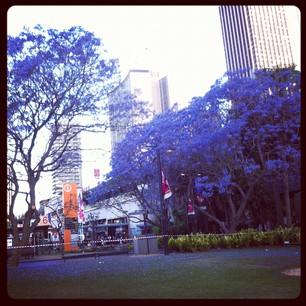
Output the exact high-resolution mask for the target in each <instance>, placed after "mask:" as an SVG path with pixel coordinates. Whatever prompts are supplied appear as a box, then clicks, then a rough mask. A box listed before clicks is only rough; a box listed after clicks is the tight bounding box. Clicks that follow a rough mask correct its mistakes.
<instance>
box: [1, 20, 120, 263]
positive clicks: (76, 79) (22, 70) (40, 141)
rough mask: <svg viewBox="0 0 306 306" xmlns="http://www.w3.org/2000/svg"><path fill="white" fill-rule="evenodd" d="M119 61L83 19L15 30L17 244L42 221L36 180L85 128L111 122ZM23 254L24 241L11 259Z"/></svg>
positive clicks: (10, 95)
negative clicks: (106, 115) (108, 107)
mask: <svg viewBox="0 0 306 306" xmlns="http://www.w3.org/2000/svg"><path fill="white" fill-rule="evenodd" d="M117 68H118V61H117V60H116V59H111V58H109V57H108V56H107V55H106V50H104V48H103V45H102V41H101V39H99V38H97V37H95V36H94V34H93V33H90V32H88V31H86V30H84V29H83V28H81V27H72V28H70V29H68V30H63V31H59V30H56V29H48V30H47V29H43V28H42V27H41V26H39V25H37V26H36V27H34V28H33V29H25V30H24V31H23V32H22V33H20V34H19V35H18V36H17V37H11V36H8V38H7V147H8V155H7V156H8V157H7V158H8V182H9V184H8V186H9V194H10V199H9V208H8V219H9V220H10V222H11V224H12V227H13V233H14V245H15V246H24V245H27V244H28V242H29V235H30V233H31V232H32V231H33V230H34V228H35V226H36V225H37V224H38V222H39V215H38V212H37V203H36V185H37V182H38V181H39V179H40V178H41V176H42V174H43V173H46V172H52V171H54V170H56V169H57V168H58V167H60V166H61V165H63V164H65V163H67V160H68V159H69V154H73V153H74V152H73V151H70V152H69V148H70V146H69V144H70V142H71V140H72V139H73V138H74V137H75V136H76V135H77V134H79V133H80V132H81V131H84V130H87V131H88V130H90V131H93V130H94V129H96V128H99V129H101V128H103V127H101V123H100V122H99V121H98V119H99V114H100V108H101V106H102V105H101V101H103V98H105V97H106V96H107V94H108V93H109V92H110V91H111V90H112V89H113V88H114V86H116V85H117V84H118V79H119V78H118V69H117ZM88 118H90V119H88ZM95 119H96V120H95ZM55 144H56V145H55ZM17 195H19V198H20V195H24V197H23V201H25V202H26V204H27V210H26V212H25V219H24V223H23V233H22V239H19V235H18V229H17V223H16V216H15V214H14V206H15V204H16V199H17ZM21 200H22V198H21ZM19 201H20V199H19ZM33 218H34V219H35V222H34V223H32V224H31V219H33ZM19 256H20V254H19V251H18V249H16V250H15V251H14V253H13V256H12V260H11V262H10V265H11V266H16V265H18V262H19Z"/></svg>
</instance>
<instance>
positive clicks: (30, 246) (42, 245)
mask: <svg viewBox="0 0 306 306" xmlns="http://www.w3.org/2000/svg"><path fill="white" fill-rule="evenodd" d="M237 234H239V235H243V234H247V233H232V234H223V233H222V234H215V233H213V234H198V233H197V234H189V235H187V234H184V235H151V234H149V235H147V236H146V235H142V236H134V237H133V238H119V239H101V240H93V241H89V242H88V244H91V245H92V244H100V243H101V244H102V245H107V244H114V243H118V244H120V243H122V242H124V243H125V244H127V242H132V241H134V240H141V239H153V238H156V239H157V238H163V237H168V238H170V237H173V238H178V237H183V236H189V237H192V236H196V235H197V236H209V235H214V236H232V235H237ZM71 242H72V241H70V242H55V243H45V244H35V245H26V246H10V247H7V250H11V249H19V248H20V249H23V248H37V247H50V246H53V247H54V246H55V247H57V246H63V245H67V244H71Z"/></svg>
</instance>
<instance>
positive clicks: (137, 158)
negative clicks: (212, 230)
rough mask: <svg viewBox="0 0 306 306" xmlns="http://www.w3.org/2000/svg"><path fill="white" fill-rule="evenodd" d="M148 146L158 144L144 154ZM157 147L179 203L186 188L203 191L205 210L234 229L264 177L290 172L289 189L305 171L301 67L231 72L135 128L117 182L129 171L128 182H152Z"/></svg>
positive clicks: (117, 161) (118, 161)
mask: <svg viewBox="0 0 306 306" xmlns="http://www.w3.org/2000/svg"><path fill="white" fill-rule="evenodd" d="M147 145H149V146H151V149H150V151H149V152H148V153H146V154H141V153H140V151H141V148H142V147H145V146H147ZM152 146H153V148H152ZM118 148H119V147H118ZM154 148H155V149H156V148H157V149H159V150H160V152H161V153H162V162H163V166H164V168H165V169H166V170H167V171H168V173H169V174H170V175H169V182H170V185H172V189H173V192H174V195H173V196H172V197H171V199H172V202H171V205H179V206H181V205H182V203H181V202H180V201H179V199H178V197H177V195H178V194H179V196H180V197H182V196H184V195H183V194H182V191H184V192H185V193H186V196H184V201H186V199H187V198H188V197H192V196H193V197H194V198H193V200H195V198H196V197H197V196H200V197H201V198H202V199H204V201H205V203H206V206H207V208H206V209H200V207H198V213H201V214H205V215H206V216H207V217H208V218H209V219H210V220H211V221H213V222H215V223H216V224H218V226H219V227H220V228H221V229H222V231H223V232H227V233H228V232H233V231H234V230H235V229H236V227H237V225H238V223H239V222H240V221H241V220H242V219H243V218H245V213H246V211H247V210H248V211H250V210H252V202H251V201H250V200H251V199H252V197H253V198H254V196H256V195H255V194H254V192H255V190H256V188H258V186H259V184H265V183H266V185H268V184H267V183H268V182H273V181H274V180H275V179H282V180H283V182H284V192H285V196H286V195H289V189H288V188H289V186H288V180H289V174H292V172H294V171H296V173H295V174H296V175H297V176H298V175H299V173H298V167H297V165H298V164H299V159H300V74H299V73H298V72H296V71H295V70H294V69H292V68H288V69H279V70H277V69H275V70H271V71H270V70H265V71H258V72H257V73H256V77H255V78H252V79H251V78H240V77H235V75H231V76H230V77H229V78H222V79H220V80H217V82H216V84H214V86H212V87H211V89H210V91H209V92H208V93H207V94H206V95H205V96H204V97H195V98H193V100H192V101H191V102H190V104H189V106H188V107H186V108H185V109H182V110H180V111H175V110H173V109H171V110H169V111H167V112H166V113H163V114H161V115H158V116H155V117H154V118H153V120H152V121H151V122H150V123H148V124H147V125H145V126H143V127H142V128H141V129H140V128H139V127H138V128H137V130H136V129H135V130H134V131H131V133H129V134H128V135H127V137H126V138H125V139H124V141H123V142H122V145H120V150H119V151H117V152H115V153H114V154H113V156H112V166H113V171H112V172H111V173H110V177H111V178H112V179H113V181H114V182H116V179H117V178H119V177H121V178H123V179H124V182H125V183H124V184H128V182H132V181H134V182H136V183H139V182H145V183H146V184H152V181H151V182H149V181H148V179H149V178H152V177H153V175H154V174H155V175H156V168H155V167H152V165H153V162H154V156H156V155H155V149H154ZM168 149H171V153H170V154H167V153H166V152H167V151H168ZM182 175H183V176H184V179H182ZM120 182H121V180H118V181H117V183H118V184H120ZM182 184H185V186H182ZM155 186H156V188H155V193H156V195H157V197H158V189H157V188H158V186H157V184H155ZM194 192H195V194H193V193H194ZM285 201H287V200H285ZM285 203H287V202H285ZM287 206H288V205H287V204H286V209H287V218H288V224H287V225H288V226H290V207H289V208H288V207H287ZM220 211H221V213H220Z"/></svg>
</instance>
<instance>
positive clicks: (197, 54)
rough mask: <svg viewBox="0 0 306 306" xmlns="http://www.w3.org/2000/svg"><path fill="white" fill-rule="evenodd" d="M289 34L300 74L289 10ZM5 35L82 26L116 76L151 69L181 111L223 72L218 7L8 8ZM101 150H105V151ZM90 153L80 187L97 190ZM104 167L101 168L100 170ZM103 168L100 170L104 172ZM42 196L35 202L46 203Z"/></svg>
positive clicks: (295, 26) (295, 21)
mask: <svg viewBox="0 0 306 306" xmlns="http://www.w3.org/2000/svg"><path fill="white" fill-rule="evenodd" d="M290 14H291V15H290V16H291V17H292V19H291V21H290V25H289V26H290V31H291V36H292V37H294V41H293V48H294V53H295V58H296V61H297V64H298V68H299V70H300V16H299V11H298V10H296V9H295V7H291V9H290ZM7 22H8V23H7V32H8V34H9V35H13V36H17V35H18V34H19V33H20V32H21V31H22V30H23V27H24V26H26V27H33V26H35V25H36V24H41V25H42V26H44V27H45V28H56V29H59V30H61V29H68V28H70V27H71V26H82V27H83V28H84V29H85V30H87V31H90V32H94V33H95V35H96V36H97V37H99V38H101V39H102V41H103V43H104V47H105V49H106V50H107V51H108V53H109V56H110V57H113V58H118V59H119V64H120V67H121V76H122V78H124V77H125V76H126V74H127V72H128V70H129V69H135V68H140V69H148V68H149V69H154V70H157V71H159V72H160V74H161V75H167V76H168V83H169V96H170V103H171V105H173V104H174V103H175V102H178V103H179V106H180V107H184V106H186V105H187V104H188V102H189V101H190V100H191V99H192V97H194V96H203V95H204V94H205V93H206V92H207V91H208V90H209V88H210V86H211V85H213V84H214V82H215V81H216V79H218V78H220V77H221V76H222V75H223V74H224V72H225V71H226V66H225V57H224V49H223V42H222V34H221V24H220V18H219V13H218V6H217V5H216V6H206V5H201V6H194V5H192V6H186V5H184V6H179V5H178V6H145V5H144V6H139V5H135V6H132V5H128V6H120V5H119V6H118V5H117V6H111V5H110V6H104V5H102V6H74V5H70V6H35V5H34V6H33V5H27V6H13V7H11V8H10V9H9V11H8V14H7ZM105 149H106V150H107V149H108V147H106V148H105ZM100 153H101V151H96V152H94V151H92V152H90V154H89V155H88V156H87V157H85V158H86V159H87V162H86V163H84V165H83V166H84V168H85V169H84V171H83V184H84V186H83V187H86V186H89V185H90V186H92V185H93V184H96V181H94V176H93V169H94V168H100V169H101V172H102V173H103V172H105V171H107V169H108V168H107V167H105V166H106V164H107V163H106V162H105V161H104V160H103V159H102V160H101V158H98V155H99V154H100ZM103 165H104V166H103ZM103 167H104V169H105V170H103ZM45 195H46V194H45V193H44V192H41V197H42V198H40V199H39V200H41V199H44V198H46V197H45Z"/></svg>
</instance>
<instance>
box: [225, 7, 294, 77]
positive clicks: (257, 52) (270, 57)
mask: <svg viewBox="0 0 306 306" xmlns="http://www.w3.org/2000/svg"><path fill="white" fill-rule="evenodd" d="M219 14H220V20H221V29H222V36H223V44H224V51H225V58H226V66H227V71H228V72H234V71H237V70H244V69H247V71H245V72H244V73H242V74H241V75H243V76H248V77H251V76H252V75H253V71H254V69H264V68H275V67H280V68H284V67H288V66H290V65H293V64H296V63H294V60H293V53H292V47H291V43H290V36H289V30H288V25H287V16H286V11H285V8H284V6H280V5H255V6H253V5H234V6H232V5H228V6H227V5H221V6H219Z"/></svg>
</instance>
